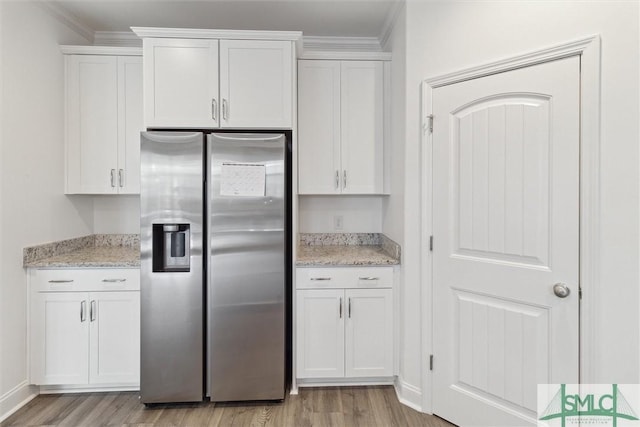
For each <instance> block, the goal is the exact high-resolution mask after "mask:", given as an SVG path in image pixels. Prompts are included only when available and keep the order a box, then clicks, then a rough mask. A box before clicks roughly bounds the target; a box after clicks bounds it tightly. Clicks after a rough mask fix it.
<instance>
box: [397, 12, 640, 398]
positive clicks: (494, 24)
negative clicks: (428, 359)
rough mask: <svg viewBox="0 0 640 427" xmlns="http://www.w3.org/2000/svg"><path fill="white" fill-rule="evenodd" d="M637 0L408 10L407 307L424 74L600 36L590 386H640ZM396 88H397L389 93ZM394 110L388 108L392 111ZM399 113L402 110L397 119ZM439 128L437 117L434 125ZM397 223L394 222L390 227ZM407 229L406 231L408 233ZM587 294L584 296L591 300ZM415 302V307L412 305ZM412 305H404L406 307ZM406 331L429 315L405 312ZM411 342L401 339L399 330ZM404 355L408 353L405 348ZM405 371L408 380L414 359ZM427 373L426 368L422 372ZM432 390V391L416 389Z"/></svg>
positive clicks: (415, 284) (414, 285) (414, 281)
mask: <svg viewBox="0 0 640 427" xmlns="http://www.w3.org/2000/svg"><path fill="white" fill-rule="evenodd" d="M638 7H639V6H638V2H614V1H599V2H577V1H554V2H540V1H517V2H505V1H483V2H450V1H437V2H424V1H419V0H415V1H412V0H409V1H408V3H407V5H406V8H407V11H406V58H407V62H406V70H407V73H406V114H407V117H406V139H405V162H406V163H405V165H404V168H405V169H404V177H405V184H406V187H405V203H404V208H405V213H404V229H405V233H404V235H405V240H404V245H403V270H404V282H403V286H404V292H405V294H404V301H403V302H404V303H405V308H406V309H408V308H413V301H414V300H412V299H411V298H414V296H415V295H416V294H419V291H420V268H419V262H418V261H419V260H418V259H417V258H416V257H418V256H419V253H420V252H419V251H420V241H419V236H418V233H416V232H415V231H417V230H419V229H420V217H419V215H418V214H417V212H418V208H419V205H418V201H419V199H420V185H419V182H420V179H419V171H420V165H419V163H418V159H419V158H420V155H419V154H420V153H419V146H420V144H419V143H420V117H419V112H420V82H421V81H422V80H423V79H424V78H427V77H433V76H436V75H439V74H443V73H447V72H451V71H455V70H458V69H462V68H467V67H470V66H474V65H478V64H482V63H486V62H490V61H493V60H496V59H500V58H503V57H508V56H513V55H517V54H520V53H524V52H527V51H531V50H537V49H540V48H544V47H547V46H550V45H556V44H559V43H563V42H566V41H570V40H573V39H576V38H580V37H583V36H587V35H592V34H600V35H601V37H602V70H601V72H602V87H601V90H602V105H601V107H602V116H601V126H602V130H601V133H602V148H601V163H600V167H601V215H602V217H601V227H600V235H601V239H602V240H601V270H600V286H601V288H602V292H601V293H600V294H599V295H598V308H597V319H595V321H596V323H597V324H598V325H599V327H598V329H597V330H596V331H595V332H596V333H595V338H596V340H597V342H598V345H597V349H596V350H595V356H596V357H595V362H596V364H595V365H594V366H593V369H592V370H591V372H586V373H585V374H587V375H588V377H587V378H586V379H587V380H588V381H590V382H602V383H611V382H619V383H637V382H639V381H640V361H639V357H640V354H639V353H640V343H639V334H638V325H639V318H638V301H639V289H638V288H639V283H640V280H639V270H638V260H639V246H638V243H639V236H638V230H639V227H638V225H639V224H638V217H639V216H640V213H639V180H638V178H639V176H638V155H639V153H638V141H639V131H638V114H639V106H638V104H639V94H638V75H639V74H638V73H639V58H638V53H639V52H640V46H639V34H638V31H639V30H638V25H639V24H638V18H639V10H638ZM394 90H395V87H394ZM394 111H395V109H394ZM400 114H402V113H400ZM435 125H436V126H437V120H436V124H435ZM395 222H397V220H395ZM410 230H413V232H409V231H410ZM588 292H589V290H588V289H585V297H586V298H589V295H588ZM418 299H419V298H417V299H416V300H418ZM409 306H411V307H409ZM409 311H410V313H409V314H407V315H405V316H404V318H405V319H404V320H405V324H406V325H419V324H420V321H421V320H420V316H421V315H422V316H428V313H422V314H420V312H416V311H415V310H409ZM404 335H405V337H406V338H407V339H408V335H409V334H408V332H406V331H405V333H404ZM405 350H407V351H414V349H413V348H409V347H407V346H405ZM405 361H406V362H407V363H409V362H414V363H417V365H416V366H406V365H405V366H404V368H403V369H404V372H405V377H406V378H407V379H408V378H409V377H411V381H413V380H414V376H415V372H416V370H417V371H419V370H420V359H419V358H414V359H410V358H408V357H407V356H406V355H405ZM422 374H423V375H426V371H423V373H422ZM423 391H424V392H426V393H429V392H430V391H429V390H423Z"/></svg>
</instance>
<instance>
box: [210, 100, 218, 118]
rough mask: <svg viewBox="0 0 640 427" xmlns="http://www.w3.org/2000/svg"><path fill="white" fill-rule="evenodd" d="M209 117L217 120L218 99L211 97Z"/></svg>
mask: <svg viewBox="0 0 640 427" xmlns="http://www.w3.org/2000/svg"><path fill="white" fill-rule="evenodd" d="M211 118H212V119H213V120H214V121H218V101H216V99H215V98H211Z"/></svg>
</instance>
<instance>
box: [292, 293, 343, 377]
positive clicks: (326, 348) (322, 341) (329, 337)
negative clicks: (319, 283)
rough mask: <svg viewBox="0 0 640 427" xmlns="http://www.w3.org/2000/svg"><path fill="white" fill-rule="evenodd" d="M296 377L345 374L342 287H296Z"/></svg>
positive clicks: (339, 375)
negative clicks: (305, 288)
mask: <svg viewBox="0 0 640 427" xmlns="http://www.w3.org/2000/svg"><path fill="white" fill-rule="evenodd" d="M296 311H297V317H296V328H297V333H296V338H297V345H296V351H297V375H298V378H332V377H343V376H344V316H345V313H344V290H342V289H327V290H301V291H297V307H296Z"/></svg>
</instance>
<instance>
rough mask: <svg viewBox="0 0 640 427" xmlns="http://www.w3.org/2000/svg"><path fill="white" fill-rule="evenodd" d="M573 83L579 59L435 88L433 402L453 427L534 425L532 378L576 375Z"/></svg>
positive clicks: (573, 379)
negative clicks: (560, 287) (563, 292)
mask: <svg viewBox="0 0 640 427" xmlns="http://www.w3.org/2000/svg"><path fill="white" fill-rule="evenodd" d="M579 87H580V60H579V57H578V56H575V57H570V58H565V59H562V60H557V61H553V62H548V63H544V64H539V65H535V66H530V67H526V68H521V69H517V70H513V71H509V72H504V73H500V74H495V75H490V76H487V77H482V78H477V79H472V80H468V81H465V82H461V83H456V84H452V85H448V86H443V87H440V88H436V89H434V91H433V98H432V103H433V104H432V105H433V114H434V117H435V119H434V120H435V123H434V129H433V206H434V207H433V234H434V252H433V284H434V300H433V301H434V302H433V316H434V334H433V337H434V343H433V348H434V370H433V387H434V389H433V390H434V393H433V411H434V413H435V414H437V415H439V416H441V417H443V418H445V419H448V420H450V421H452V422H454V423H456V424H458V425H461V426H470V425H473V426H519V425H532V424H535V421H536V389H537V384H539V383H577V382H578V324H579V321H578V306H579V293H578V285H579V282H578V271H579V258H578V255H579V247H578V244H579V241H578V237H579V228H578V225H579V210H578V208H579V199H578V196H579V95H580V93H579V91H580V89H579ZM556 283H565V284H566V286H568V288H569V289H570V291H571V293H570V294H569V295H568V296H567V297H565V298H560V297H558V296H556V295H555V294H554V284H556Z"/></svg>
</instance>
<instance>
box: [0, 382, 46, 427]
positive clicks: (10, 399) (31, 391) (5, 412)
mask: <svg viewBox="0 0 640 427" xmlns="http://www.w3.org/2000/svg"><path fill="white" fill-rule="evenodd" d="M37 395H38V387H35V386H32V385H29V382H28V381H26V380H25V381H23V382H21V383H20V384H18V385H17V386H15V387H14V388H12V389H11V390H9V391H8V392H6V393H5V394H3V395H2V396H0V422H2V421H4V420H6V419H7V418H9V417H10V416H11V415H13V413H14V412H16V411H17V410H18V409H20V408H22V407H23V406H24V405H26V404H27V403H29V402H30V401H31V400H32V399H33V398H34V397H36V396H37Z"/></svg>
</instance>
